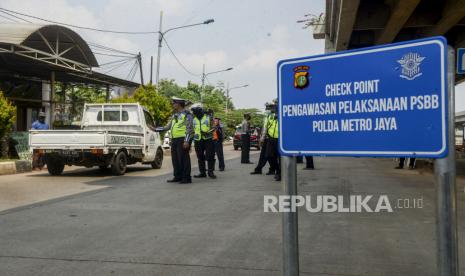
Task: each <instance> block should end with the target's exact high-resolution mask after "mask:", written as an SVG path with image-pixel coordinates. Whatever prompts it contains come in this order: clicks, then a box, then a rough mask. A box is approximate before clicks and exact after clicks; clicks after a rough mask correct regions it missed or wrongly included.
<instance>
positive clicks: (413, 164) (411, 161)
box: [399, 157, 415, 168]
mask: <svg viewBox="0 0 465 276" xmlns="http://www.w3.org/2000/svg"><path fill="white" fill-rule="evenodd" d="M404 163H405V157H401V158H399V167H401V168H403V167H404ZM408 166H409V167H411V168H413V167H415V158H410V161H409V164H408Z"/></svg>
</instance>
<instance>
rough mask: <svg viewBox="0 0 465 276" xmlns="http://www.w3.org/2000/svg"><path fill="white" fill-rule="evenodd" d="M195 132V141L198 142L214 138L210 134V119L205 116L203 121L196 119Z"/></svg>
mask: <svg viewBox="0 0 465 276" xmlns="http://www.w3.org/2000/svg"><path fill="white" fill-rule="evenodd" d="M194 132H195V134H194V140H196V141H198V140H201V139H204V140H205V139H210V138H212V133H210V117H209V116H207V115H203V117H202V119H201V120H199V119H198V118H197V117H194Z"/></svg>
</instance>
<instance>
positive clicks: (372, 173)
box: [0, 155, 464, 276]
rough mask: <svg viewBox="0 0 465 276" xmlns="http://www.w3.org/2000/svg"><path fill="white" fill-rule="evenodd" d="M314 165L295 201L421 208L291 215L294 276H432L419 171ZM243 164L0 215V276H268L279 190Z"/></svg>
mask: <svg viewBox="0 0 465 276" xmlns="http://www.w3.org/2000/svg"><path fill="white" fill-rule="evenodd" d="M256 158H257V155H253V159H254V161H256ZM315 161H316V162H315V163H316V166H317V169H316V170H314V171H303V170H301V168H300V167H299V180H298V185H299V191H300V194H302V195H317V194H320V195H321V194H325V195H342V196H343V197H344V198H346V199H347V198H349V196H350V195H375V196H377V195H387V196H388V197H389V200H390V201H392V202H393V204H394V203H395V202H396V199H399V198H400V199H405V198H411V199H413V198H422V199H423V208H417V209H399V208H394V211H393V212H392V213H387V212H382V213H309V212H307V211H305V210H301V211H300V213H299V230H300V236H299V240H300V264H301V275H370V276H371V275H436V272H435V269H436V257H435V256H436V241H435V207H434V206H435V200H434V198H435V197H434V184H433V177H432V175H431V174H429V173H420V172H417V171H409V170H393V169H392V168H393V167H394V165H395V164H394V162H393V161H392V160H391V159H373V158H366V159H365V158H316V160H315ZM253 166H254V165H242V164H239V160H238V159H237V158H236V159H232V160H229V161H228V162H227V168H228V169H227V171H225V172H223V173H220V172H218V176H219V177H218V179H216V180H211V179H205V180H202V181H199V180H194V183H193V184H190V185H179V184H172V183H167V182H166V180H167V179H168V178H169V177H171V175H169V174H164V175H158V176H153V175H150V174H147V175H146V174H145V173H144V171H137V172H131V173H128V174H127V175H125V176H122V177H108V178H106V177H100V178H99V177H94V178H93V179H92V180H89V181H87V182H86V185H89V186H98V187H100V186H104V187H108V188H106V189H99V190H95V191H88V192H85V193H81V194H75V195H72V196H67V197H64V198H58V199H52V200H49V201H46V202H42V203H39V204H33V205H29V206H26V207H20V208H15V209H11V210H9V211H8V210H7V211H3V212H1V213H0V225H1V227H0V248H1V251H0V275H264V276H265V275H267V276H268V275H280V272H279V270H280V267H281V215H280V214H278V213H264V212H263V196H264V195H278V194H279V193H280V191H281V184H280V183H279V182H275V181H273V180H272V177H271V176H265V175H262V176H252V175H250V174H249V172H250V171H251V170H252V168H253ZM78 175H79V174H78ZM66 177H67V176H63V177H62V178H63V179H65V178H66ZM74 177H75V176H73V175H72V177H69V176H68V178H71V179H72V178H74ZM68 178H66V179H68ZM65 183H66V182H65ZM463 184H464V183H463V180H460V181H459V202H458V203H459V204H458V208H459V237H460V248H461V249H462V250H461V251H463V248H464V247H463V246H464V244H463V232H464V231H463V230H464V229H463V228H464V224H463V222H462V221H463V219H461V218H462V217H463V215H464V213H463V206H464V202H463ZM394 207H395V206H394ZM462 255H463V254H462ZM462 255H461V261H462V262H461V263H463V257H462ZM463 272H464V271H463V269H462V275H463Z"/></svg>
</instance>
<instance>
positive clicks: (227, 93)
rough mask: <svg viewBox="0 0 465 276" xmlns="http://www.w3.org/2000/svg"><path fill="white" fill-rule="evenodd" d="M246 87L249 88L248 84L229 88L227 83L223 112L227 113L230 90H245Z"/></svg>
mask: <svg viewBox="0 0 465 276" xmlns="http://www.w3.org/2000/svg"><path fill="white" fill-rule="evenodd" d="M247 86H249V85H248V84H245V85H241V86H235V87H232V88H229V82H228V84H227V86H226V110H225V113H228V104H229V92H230V91H231V90H234V89H239V88H246V87H247Z"/></svg>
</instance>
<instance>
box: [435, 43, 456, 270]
mask: <svg viewBox="0 0 465 276" xmlns="http://www.w3.org/2000/svg"><path fill="white" fill-rule="evenodd" d="M447 61H448V63H447V83H448V89H447V94H448V95H447V96H448V105H449V112H448V117H449V137H448V143H449V153H448V154H447V156H446V157H444V158H440V159H436V160H435V161H434V171H435V175H436V191H437V216H436V227H437V246H438V255H437V256H438V270H439V271H438V272H439V274H438V275H440V276H452V275H454V276H455V275H458V260H457V211H456V204H457V199H456V185H455V170H456V169H455V168H456V167H455V150H454V149H455V101H454V100H455V99H454V98H455V88H454V86H455V83H454V81H455V70H454V65H455V55H454V49H453V48H452V47H450V46H449V47H448V51H447Z"/></svg>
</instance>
